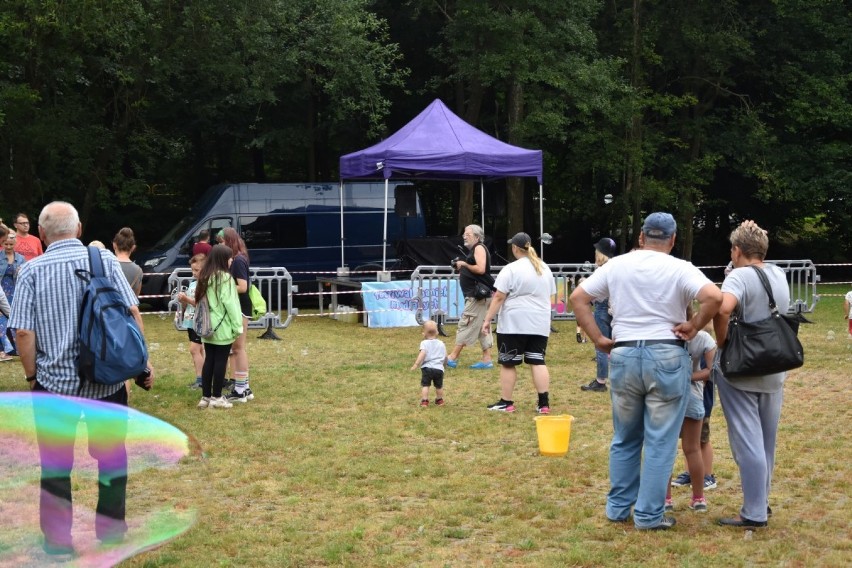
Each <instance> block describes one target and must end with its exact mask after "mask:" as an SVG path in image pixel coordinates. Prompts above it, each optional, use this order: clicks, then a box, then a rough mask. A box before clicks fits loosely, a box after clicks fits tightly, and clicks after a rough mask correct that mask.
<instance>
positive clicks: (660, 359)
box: [645, 346, 692, 401]
mask: <svg viewBox="0 0 852 568" xmlns="http://www.w3.org/2000/svg"><path fill="white" fill-rule="evenodd" d="M650 350H652V351H653V354H652V355H651V356H650V357H649V358H648V359H646V361H645V362H646V364H647V367H646V368H647V369H648V370H649V372H648V373H646V374H645V381H646V388H647V389H648V392H649V393H654V395H655V398H657V399H658V400H661V401H669V400H674V399H677V398H680V397H683V396H686V395H687V394H689V378H690V376H691V374H692V367H691V365H690V360H689V355H688V354H687V352H686V351H685V350H684V349H683V348H681V347H676V346H663V347H653V348H650V349H649V351H650Z"/></svg>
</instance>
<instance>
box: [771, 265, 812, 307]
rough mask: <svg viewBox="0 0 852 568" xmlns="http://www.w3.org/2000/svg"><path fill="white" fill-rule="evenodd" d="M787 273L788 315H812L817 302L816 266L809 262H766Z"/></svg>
mask: <svg viewBox="0 0 852 568" xmlns="http://www.w3.org/2000/svg"><path fill="white" fill-rule="evenodd" d="M767 262H769V263H772V264H774V265H775V266H777V267H778V268H780V269H782V270H783V271H784V272H786V273H787V282H788V283H789V285H790V305H789V306H787V312H788V313H800V312H804V313H812V312H813V311H814V308H815V307H816V304H817V302H818V301H819V294H817V283H818V282H819V275H818V274H817V271H816V266H815V265H814V263H813V262H811V261H810V260H768V261H767Z"/></svg>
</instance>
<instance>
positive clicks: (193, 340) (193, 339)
mask: <svg viewBox="0 0 852 568" xmlns="http://www.w3.org/2000/svg"><path fill="white" fill-rule="evenodd" d="M186 334H187V335H188V336H189V341H190V343H197V344H199V345H201V338H200V337H199V336H198V334H197V333H195V330H194V329H187V330H186Z"/></svg>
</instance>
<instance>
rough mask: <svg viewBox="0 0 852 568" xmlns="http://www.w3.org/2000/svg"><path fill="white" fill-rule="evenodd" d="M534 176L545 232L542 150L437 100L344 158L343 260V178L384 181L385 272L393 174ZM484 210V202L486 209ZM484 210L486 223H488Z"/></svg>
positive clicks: (482, 184) (401, 176)
mask: <svg viewBox="0 0 852 568" xmlns="http://www.w3.org/2000/svg"><path fill="white" fill-rule="evenodd" d="M512 176H517V177H534V178H536V180H537V181H538V191H539V203H540V205H541V207H539V223H540V225H541V227H540V229H541V232H542V234H543V233H544V213H543V210H544V207H543V205H544V201H543V197H544V195H543V185H542V158H541V150H527V149H525V148H518V147H517V146H512V145H511V144H506V143H505V142H501V141H500V140H497V139H496V138H493V137H491V136H489V135H488V134H485V133H484V132H482V131H481V130H479V129H477V128H474V127H473V126H471V125H470V124H468V123H467V122H465V121H464V120H462V119H461V118H459V117H458V116H456V115H455V114H454V113H453V112H452V111H451V110H450V109H448V108H447V107H446V105H444V103H442V102H441V100H440V99H435V100H434V101H433V102H432V104H430V105H429V106H428V107H426V109H425V110H423V112H421V113H420V114H418V115H417V116H416V117H415V118H414V119H413V120H412V121H411V122H409V123H408V124H406V125H405V126H403V127H402V128H400V129H399V130H398V131H397V132H395V133H394V134H393V135H391V136H390V137H388V138H387V139H385V140H383V141H381V142H379V143H378V144H376V145H375V146H370V147H369V148H365V149H363V150H360V151H358V152H353V153H351V154H346V155H345V156H341V157H340V261H341V266H343V264H344V259H343V182H344V180H347V179H356V178H357V179H365V178H367V179H384V180H385V226H384V250H385V253H384V254H383V257H382V271H383V272H384V271H385V263H386V260H387V235H388V216H387V210H388V181H389V180H390V179H432V180H479V181H480V199H481V200H482V201H484V200H485V181H486V180H493V179H500V178H504V177H512ZM482 209H484V207H483V208H482ZM484 215H485V214H484V213H483V220H482V225H483V226H484V225H485V218H484Z"/></svg>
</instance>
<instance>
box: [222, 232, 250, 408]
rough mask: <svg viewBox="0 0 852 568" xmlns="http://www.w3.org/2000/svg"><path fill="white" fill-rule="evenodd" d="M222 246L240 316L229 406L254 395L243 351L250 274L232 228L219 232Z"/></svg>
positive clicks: (243, 248) (242, 245) (241, 244)
mask: <svg viewBox="0 0 852 568" xmlns="http://www.w3.org/2000/svg"><path fill="white" fill-rule="evenodd" d="M223 237H224V241H223V243H222V244H223V245H224V246H226V247H228V249H229V250H230V251H231V258H232V259H233V260H232V261H231V269H230V272H231V276H232V277H233V279H234V282H235V283H236V286H237V296H238V298H239V307H240V311H241V312H242V315H241V320H242V330H243V332H242V333H241V334H240V336H239V337H238V338H237V340H236V341H235V342H234V346H233V357H234V359H233V363H232V364H231V366H232V368H233V369H234V390H232V391H231V394H229V395H228V400H229V401H231V402H247V401H249V400H253V399H254V393H253V392H252V390H251V388H250V387H249V361H248V351H247V350H246V333H247V332H248V322H249V319H251V313H252V310H251V299H250V298H249V293H248V292H249V286H250V284H251V273H250V271H249V255H248V250H247V249H246V243H245V241H243V239H242V237H240V235H239V234H238V233H237V231H236V229H234V228H233V227H227V228H225V229H224V231H223Z"/></svg>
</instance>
